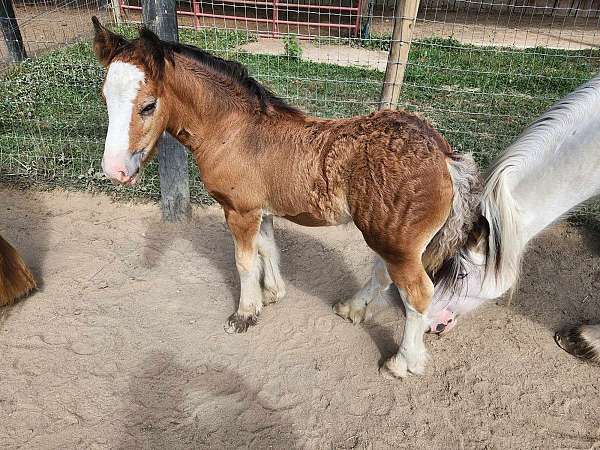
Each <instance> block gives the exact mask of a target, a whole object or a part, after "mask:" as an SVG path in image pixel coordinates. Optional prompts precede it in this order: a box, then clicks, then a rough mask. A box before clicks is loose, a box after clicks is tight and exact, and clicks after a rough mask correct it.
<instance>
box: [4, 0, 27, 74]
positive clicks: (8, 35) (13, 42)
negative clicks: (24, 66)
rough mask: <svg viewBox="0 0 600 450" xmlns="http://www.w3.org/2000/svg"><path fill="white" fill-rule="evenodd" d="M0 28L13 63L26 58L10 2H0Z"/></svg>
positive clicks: (5, 0)
mask: <svg viewBox="0 0 600 450" xmlns="http://www.w3.org/2000/svg"><path fill="white" fill-rule="evenodd" d="M0 28H2V34H3V35H4V41H5V42H6V47H7V48H8V52H9V53H10V57H11V58H12V60H13V62H15V63H18V62H21V61H23V60H24V59H25V58H27V53H26V52H25V47H24V46H23V37H22V36H21V30H19V24H18V23H17V18H16V17H15V10H14V8H13V5H12V0H0Z"/></svg>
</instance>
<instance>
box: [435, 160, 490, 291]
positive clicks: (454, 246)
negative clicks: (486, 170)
mask: <svg viewBox="0 0 600 450" xmlns="http://www.w3.org/2000/svg"><path fill="white" fill-rule="evenodd" d="M447 164H448V171H449V172H450V177H451V178H452V186H453V188H454V197H453V199H452V210H451V211H450V215H449V216H448V219H447V220H446V223H445V224H444V226H443V227H442V228H441V229H440V230H439V231H438V232H437V234H436V235H435V236H434V237H433V239H432V240H431V242H430V243H429V245H428V246H427V250H426V251H425V255H424V259H425V260H426V261H427V263H428V264H427V266H428V271H429V272H430V274H431V275H432V278H433V281H434V283H435V284H436V286H440V287H442V288H449V287H452V286H455V285H456V284H457V282H458V280H460V279H461V277H462V275H461V274H462V272H463V270H462V268H463V267H464V263H465V261H466V258H467V249H466V246H467V243H468V241H469V239H471V238H473V231H474V229H476V225H477V224H478V221H479V220H480V217H481V214H480V208H479V204H480V200H481V193H482V190H483V183H482V179H481V176H480V173H479V167H478V166H477V163H476V162H475V161H474V160H473V157H472V156H471V155H464V154H462V155H461V154H457V153H454V154H452V155H450V156H448V159H447Z"/></svg>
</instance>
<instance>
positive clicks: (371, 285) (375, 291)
mask: <svg viewBox="0 0 600 450" xmlns="http://www.w3.org/2000/svg"><path fill="white" fill-rule="evenodd" d="M391 284H392V279H391V278H390V276H389V274H388V271H387V268H386V267H385V263H384V262H383V260H382V259H381V257H379V255H377V256H376V259H375V264H374V265H373V270H372V271H371V277H370V278H369V279H368V280H367V282H366V283H365V285H364V286H363V287H362V288H361V289H360V290H359V291H358V292H357V293H356V294H354V296H353V297H352V298H350V299H348V300H343V301H340V302H338V303H336V304H335V305H334V306H333V310H334V311H335V313H336V314H337V315H338V316H340V317H343V318H344V319H348V320H350V321H351V322H353V323H361V322H363V321H365V320H367V319H368V318H369V309H368V306H369V303H371V302H372V301H373V300H375V299H377V298H379V297H380V296H381V294H382V293H383V292H384V291H385V290H387V289H388V288H389V287H390V286H391Z"/></svg>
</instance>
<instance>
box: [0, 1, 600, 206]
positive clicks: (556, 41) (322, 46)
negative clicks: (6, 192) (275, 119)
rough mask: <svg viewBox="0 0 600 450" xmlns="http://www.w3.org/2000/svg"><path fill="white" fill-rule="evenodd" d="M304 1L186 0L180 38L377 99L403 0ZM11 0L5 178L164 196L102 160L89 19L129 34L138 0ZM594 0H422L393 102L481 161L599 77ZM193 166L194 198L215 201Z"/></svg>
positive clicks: (301, 99) (355, 106) (279, 75)
mask: <svg viewBox="0 0 600 450" xmlns="http://www.w3.org/2000/svg"><path fill="white" fill-rule="evenodd" d="M0 1H3V2H6V1H10V0H0ZM299 1H300V0H285V1H280V0H256V1H255V0H212V1H210V0H209V1H205V0H198V1H196V0H193V1H178V2H177V9H178V11H179V13H178V23H179V38H180V41H181V42H184V43H188V44H192V45H196V46H198V47H201V48H203V49H205V50H208V51H211V52H213V53H215V54H217V55H219V56H222V57H224V58H228V59H235V60H238V61H240V62H241V63H243V64H245V65H246V66H247V67H248V69H249V71H250V73H251V74H252V75H253V76H254V77H255V78H257V79H258V80H259V81H261V82H263V83H265V84H266V85H267V86H269V87H270V88H271V90H273V91H274V92H276V93H277V94H278V95H279V96H281V97H283V98H285V99H287V100H288V101H289V102H290V103H292V104H294V105H297V106H299V107H301V108H303V109H304V110H306V111H307V112H309V113H311V114H314V115H317V116H322V117H347V116H352V115H357V114H365V113H368V112H371V111H373V110H375V109H377V108H378V106H379V102H380V95H381V91H382V84H383V80H384V73H385V70H386V63H387V60H388V53H389V49H390V45H391V41H392V40H391V36H392V29H393V24H394V19H395V18H394V11H395V10H396V4H395V1H396V0H389V1H388V0H301V1H304V2H306V3H299ZM398 1H399V0H398ZM13 6H14V11H15V16H16V23H17V24H18V26H19V29H20V32H21V35H22V40H23V48H24V50H25V52H26V54H27V58H26V59H24V60H23V61H22V62H14V61H13V59H14V58H13V57H12V56H11V53H10V52H9V51H8V47H7V45H6V44H7V42H6V39H4V40H2V42H0V182H3V183H14V182H25V183H39V184H40V185H43V186H48V187H54V186H62V187H76V188H86V189H101V190H106V191H110V192H116V193H117V194H118V195H125V196H138V197H139V196H141V197H150V198H158V197H159V195H160V190H159V185H158V177H157V169H156V165H154V164H153V165H151V166H150V167H148V168H147V170H146V173H145V175H144V180H143V182H142V183H141V185H140V186H139V187H137V188H135V189H131V188H123V187H114V186H112V185H111V184H110V183H109V182H107V180H105V179H104V177H103V176H102V174H101V168H100V160H101V157H102V151H103V145H104V137H105V133H106V127H107V115H106V110H105V107H104V105H103V102H102V98H101V95H100V88H101V83H102V78H103V69H102V68H101V67H100V66H99V64H98V63H97V62H96V60H95V57H94V55H93V52H92V48H91V39H92V25H91V21H90V18H91V16H92V15H97V16H99V17H100V19H101V20H102V21H103V23H105V24H108V25H109V26H110V27H111V28H112V29H113V30H114V31H116V32H119V33H121V34H123V35H125V36H128V37H135V36H136V34H137V27H138V25H139V23H140V21H141V4H140V2H139V0H111V2H108V3H106V1H105V0H96V1H93V0H67V1H46V0H22V1H15V2H14V4H13ZM599 8H600V0H582V1H579V2H578V1H574V0H569V1H566V0H552V1H549V0H518V1H517V0H514V1H504V2H501V1H496V0H493V1H489V2H488V1H476V0H472V1H471V0H466V1H464V0H456V1H455V0H423V1H422V2H421V3H420V6H419V9H418V14H417V17H416V18H414V27H413V33H412V38H411V41H412V42H410V44H411V47H410V53H409V60H408V64H407V66H406V71H405V76H404V82H403V84H402V90H401V95H400V99H399V102H398V106H399V107H401V108H406V109H408V110H411V111H415V112H417V113H419V114H421V115H422V116H424V117H426V118H427V119H429V120H430V121H431V122H432V123H433V125H434V126H436V127H437V128H438V129H439V130H440V131H441V132H442V133H443V134H444V135H445V136H446V137H447V138H448V140H449V141H450V143H451V144H452V146H453V147H454V148H455V150H457V151H460V152H472V153H473V154H474V155H475V156H476V159H477V160H478V162H479V163H480V164H481V166H482V168H485V167H487V166H488V165H489V163H490V161H491V160H492V159H493V158H494V157H495V156H496V155H497V154H498V152H500V151H501V150H502V149H504V148H506V146H507V145H508V144H509V143H510V142H511V141H512V140H513V139H514V138H515V137H516V136H517V135H518V134H519V133H520V132H521V131H522V130H523V129H524V128H525V127H526V126H527V124H528V123H529V122H530V121H531V120H532V119H534V118H535V117H536V116H538V115H539V114H540V113H542V112H543V111H544V110H545V109H546V108H548V107H549V106H550V105H551V104H552V103H553V102H554V101H556V100H557V99H559V98H560V97H562V96H563V95H565V94H566V93H568V92H570V91H572V90H573V89H575V88H576V87H577V86H578V85H580V84H581V83H583V82H585V81H587V80H589V79H590V78H591V77H592V76H594V75H595V73H596V72H597V70H598V62H599V61H600V52H599V50H598V49H599V47H600V33H599V25H600V9H599ZM0 19H5V18H4V17H0ZM411 19H413V18H411ZM14 22H15V21H14V20H13V21H11V23H14ZM8 44H9V45H10V42H9V43H8ZM405 44H406V45H408V44H409V42H406V43H405ZM13 56H14V55H13ZM191 171H192V180H191V189H192V192H191V194H192V198H193V199H194V200H195V201H197V202H201V203H207V202H210V199H209V198H208V196H207V194H206V193H205V192H204V190H203V189H202V184H201V181H200V179H199V176H198V173H197V171H196V170H195V168H194V167H193V165H191Z"/></svg>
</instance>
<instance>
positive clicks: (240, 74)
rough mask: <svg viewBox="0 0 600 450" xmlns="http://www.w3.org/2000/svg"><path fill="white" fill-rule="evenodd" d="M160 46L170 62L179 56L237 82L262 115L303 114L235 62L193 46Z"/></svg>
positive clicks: (168, 44) (163, 43)
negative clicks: (273, 112)
mask: <svg viewBox="0 0 600 450" xmlns="http://www.w3.org/2000/svg"><path fill="white" fill-rule="evenodd" d="M161 44H162V46H163V49H164V55H165V56H166V57H167V58H168V59H170V60H171V61H174V58H173V54H179V55H182V56H185V57H187V58H190V59H192V60H194V61H196V62H198V63H200V64H201V65H203V66H205V67H208V68H209V69H211V70H213V71H215V72H218V73H220V74H222V75H225V76H226V77H227V78H229V79H231V80H233V81H235V82H237V83H238V84H239V85H240V86H241V87H242V88H243V89H244V90H245V91H246V92H247V93H248V94H249V95H250V96H251V97H252V98H256V99H257V100H258V104H259V106H260V110H261V111H262V112H264V113H267V112H269V110H275V111H278V112H283V113H288V114H294V115H295V114H303V113H302V112H301V111H300V110H299V109H297V108H295V107H294V106H291V105H289V104H288V103H287V102H286V101H285V100H283V99H282V98H280V97H278V96H276V95H275V94H273V92H271V91H270V90H269V89H267V88H266V87H265V86H263V85H262V84H261V83H259V82H258V81H256V80H255V79H254V78H253V77H251V76H250V75H249V74H248V69H246V67H245V66H244V65H243V64H240V63H239V62H237V61H229V60H226V59H223V58H219V57H218V56H214V55H212V54H210V53H208V52H206V51H204V50H202V49H200V48H198V47H194V46H193V45H186V44H179V43H173V42H165V41H161Z"/></svg>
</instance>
